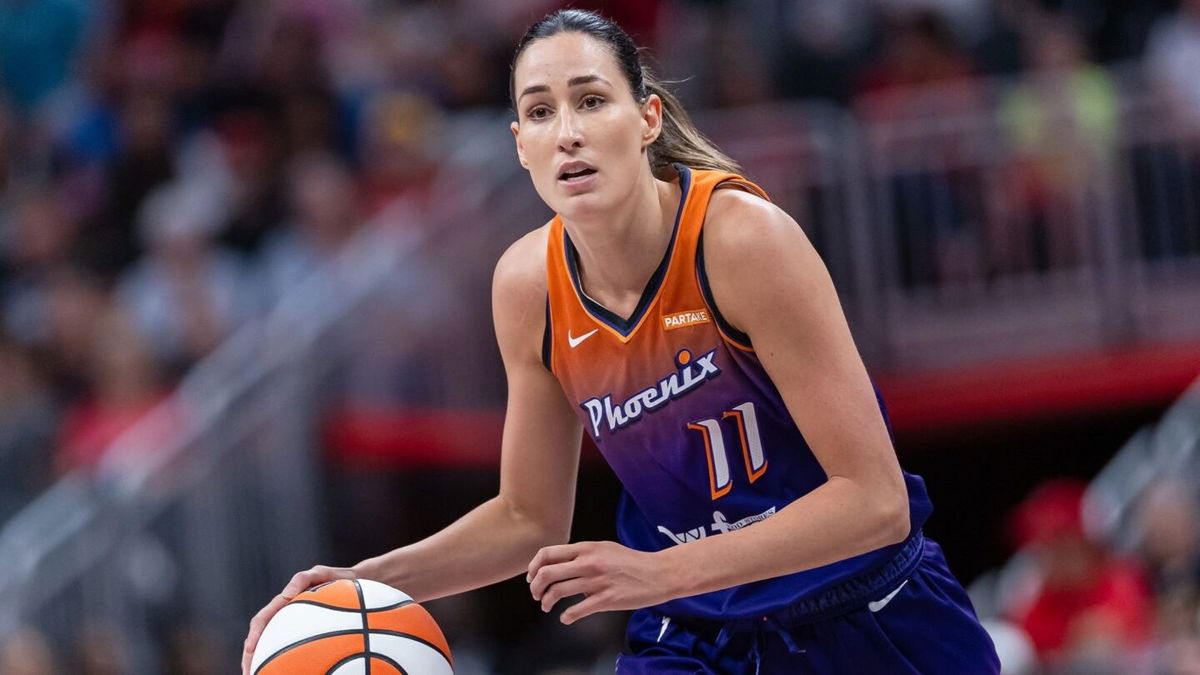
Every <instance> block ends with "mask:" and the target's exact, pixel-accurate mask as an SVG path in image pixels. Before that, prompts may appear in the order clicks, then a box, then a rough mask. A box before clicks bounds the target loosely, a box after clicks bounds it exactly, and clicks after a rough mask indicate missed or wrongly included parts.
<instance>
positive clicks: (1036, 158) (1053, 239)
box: [990, 17, 1117, 271]
mask: <svg viewBox="0 0 1200 675" xmlns="http://www.w3.org/2000/svg"><path fill="white" fill-rule="evenodd" d="M1022 49H1023V51H1024V54H1025V58H1026V62H1027V65H1028V67H1029V71H1030V73H1029V77H1028V78H1026V80H1024V81H1023V82H1022V84H1019V85H1018V86H1017V87H1016V88H1014V89H1013V90H1012V91H1011V92H1009V94H1008V95H1007V96H1006V97H1005V99H1004V101H1003V103H1002V106H1001V109H1000V115H1001V121H1002V123H1003V125H1004V126H1005V127H1006V128H1007V131H1008V135H1009V142H1010V143H1011V146H1012V152H1013V159H1012V165H1011V167H1010V169H1009V171H1008V183H1009V191H1008V192H1009V194H1010V195H1011V197H1012V198H1011V200H1010V203H1009V204H1008V206H1009V207H1010V208H1011V211H1012V212H1011V213H1010V214H1009V217H1007V218H1002V219H1000V220H998V221H997V223H996V224H997V227H995V228H994V229H993V231H992V232H991V233H990V235H991V239H990V244H991V248H992V250H993V251H994V254H995V261H996V264H997V266H998V267H999V268H1000V270H1001V271H1023V270H1030V269H1047V268H1055V269H1062V268H1068V267H1072V266H1075V265H1080V264H1082V263H1084V262H1086V260H1087V252H1088V251H1089V248H1090V241H1089V240H1088V239H1087V238H1086V233H1087V228H1085V226H1084V223H1086V222H1088V221H1089V219H1090V217H1091V216H1090V214H1088V213H1087V212H1085V211H1084V208H1085V204H1086V202H1087V201H1088V200H1089V199H1090V198H1091V197H1092V194H1091V192H1092V191H1093V190H1094V187H1093V186H1094V185H1095V182H1096V178H1097V175H1098V172H1100V171H1102V170H1104V169H1105V168H1106V167H1108V166H1110V165H1111V161H1112V154H1113V151H1114V143H1115V140H1116V131H1117V92H1116V89H1115V87H1114V85H1113V83H1112V81H1111V80H1110V79H1109V76H1108V74H1107V73H1106V72H1105V71H1103V70H1102V69H1100V68H1099V67H1098V66H1095V65H1093V64H1091V63H1089V62H1088V60H1087V56H1086V53H1085V48H1084V43H1083V38H1082V36H1081V35H1080V34H1079V32H1078V30H1077V29H1076V28H1075V27H1074V26H1073V25H1072V24H1071V23H1070V22H1068V21H1067V20H1066V19H1065V18H1061V17H1058V18H1055V17H1051V18H1047V19H1046V20H1044V21H1042V22H1041V23H1040V25H1038V26H1037V27H1035V28H1034V29H1033V30H1031V31H1030V32H1029V33H1027V34H1026V35H1025V37H1024V40H1023V45H1022Z"/></svg>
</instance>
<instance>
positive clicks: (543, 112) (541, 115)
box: [525, 105, 550, 120]
mask: <svg viewBox="0 0 1200 675" xmlns="http://www.w3.org/2000/svg"><path fill="white" fill-rule="evenodd" d="M525 116H526V117H528V118H529V119H531V120H544V119H546V118H547V117H549V116H550V109H549V108H547V107H546V106H544V105H539V106H534V107H533V108H530V109H529V111H528V112H526V113H525Z"/></svg>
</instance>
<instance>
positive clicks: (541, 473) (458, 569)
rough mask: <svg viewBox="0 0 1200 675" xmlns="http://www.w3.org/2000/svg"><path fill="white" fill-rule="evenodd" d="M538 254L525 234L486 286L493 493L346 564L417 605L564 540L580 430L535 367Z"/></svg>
mask: <svg viewBox="0 0 1200 675" xmlns="http://www.w3.org/2000/svg"><path fill="white" fill-rule="evenodd" d="M539 235H540V236H539ZM544 252H545V236H544V234H543V233H541V232H540V231H539V232H535V233H533V234H531V235H528V236H526V237H525V238H523V239H522V240H521V241H519V242H517V244H514V245H513V247H512V248H511V249H509V251H508V253H506V254H505V255H504V257H503V258H502V259H501V261H500V263H499V264H498V265H497V267H496V275H495V278H494V280H493V285H492V289H493V292H492V302H493V314H494V317H495V323H496V336H497V340H498V341H499V344H500V352H501V355H502V356H503V358H504V367H505V373H506V375H507V379H508V407H507V410H506V413H505V422H504V436H503V439H502V451H501V460H500V493H499V494H498V495H497V496H496V497H494V498H493V499H491V500H489V501H487V502H485V503H484V504H482V505H480V506H479V507H477V508H476V509H474V510H473V511H471V512H470V513H468V514H467V515H465V516H463V517H462V518H460V519H459V520H458V521H456V522H455V523H453V524H451V525H450V526H449V527H447V528H446V529H444V530H442V531H441V532H438V533H437V534H434V535H432V536H430V537H429V538H427V539H424V540H422V541H419V542H417V543H415V544H412V545H409V546H405V547H403V548H399V549H396V550H394V551H392V552H390V553H386V554H384V555H382V556H379V557H377V558H371V559H369V560H364V561H363V562H361V563H359V564H358V565H355V567H354V568H353V569H354V570H355V572H356V573H357V574H358V575H359V576H362V577H365V578H371V579H377V580H379V581H383V582H385V583H388V584H390V585H392V586H395V587H397V588H401V589H404V591H405V592H406V593H408V594H409V595H411V596H412V597H413V598H414V599H416V600H418V601H421V600H426V599H431V598H437V597H441V596H444V595H450V594H453V593H459V592H462V591H466V590H470V589H473V588H477V587H479V586H483V585H486V584H490V583H494V582H497V581H500V580H502V579H506V578H508V577H511V576H513V575H516V574H519V573H520V572H523V571H524V570H525V568H526V565H527V564H528V562H529V559H530V558H531V557H533V555H534V553H536V552H537V550H538V549H539V548H541V547H543V546H547V545H549V544H553V543H561V542H565V541H566V540H567V537H568V535H569V533H570V529H571V517H572V512H573V509H574V503H575V477H576V474H577V471H578V466H579V448H580V438H581V434H582V429H581V427H580V426H579V423H578V420H577V419H576V417H575V414H574V412H573V411H572V409H571V407H570V404H569V403H568V402H567V399H566V396H565V395H564V394H563V391H562V387H561V386H560V385H559V383H558V380H557V379H556V378H555V377H554V376H553V375H552V374H551V373H549V372H548V371H547V370H546V368H545V367H544V366H543V365H542V362H541V344H542V334H543V330H544V327H545V312H546V285H545V272H544V267H543V266H542V265H541V264H540V261H541V259H542V258H543V257H544V255H545V253H544Z"/></svg>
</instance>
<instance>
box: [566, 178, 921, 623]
mask: <svg viewBox="0 0 1200 675" xmlns="http://www.w3.org/2000/svg"><path fill="white" fill-rule="evenodd" d="M678 170H679V186H680V189H681V191H682V196H681V199H680V205H679V210H678V213H677V214H676V217H675V224H674V229H673V232H672V235H671V240H670V244H669V245H668V247H667V251H666V253H665V255H664V256H663V259H662V261H661V262H660V264H659V266H658V268H657V269H656V270H655V272H654V274H653V276H652V277H651V279H650V281H649V283H648V284H647V286H646V288H645V290H644V291H643V293H642V296H641V298H640V300H639V302H638V304H637V307H636V308H635V309H634V311H633V314H632V315H631V316H629V317H628V318H624V317H620V316H617V315H616V314H614V313H613V312H611V311H609V310H608V309H606V308H604V307H603V306H601V305H600V304H598V303H597V302H595V301H594V300H592V299H591V298H589V297H588V296H587V294H586V293H585V292H584V290H583V288H582V285H581V283H580V277H579V269H578V262H577V255H576V253H575V249H574V246H573V245H572V243H571V238H570V236H569V235H568V233H567V231H566V228H564V227H563V223H562V220H561V219H560V218H558V217H555V218H554V220H552V221H551V223H550V232H549V243H548V246H547V257H546V270H547V282H548V294H549V304H548V310H547V326H546V338H545V342H544V344H543V358H544V360H545V362H546V365H547V367H548V368H550V370H551V371H552V372H553V373H554V375H555V376H556V377H557V378H558V379H559V381H560V382H561V383H562V387H563V390H564V391H565V392H566V395H567V396H568V398H569V399H570V400H571V401H572V403H574V405H575V408H576V413H577V414H578V415H579V417H580V419H581V421H582V422H583V426H584V428H585V430H586V432H587V433H588V434H590V435H591V437H592V439H593V440H594V441H595V443H596V446H597V447H598V448H599V449H600V452H601V453H602V454H603V455H604V457H605V459H606V460H607V461H608V463H609V465H610V466H611V467H612V469H613V471H614V472H615V473H616V474H617V477H618V478H619V479H620V480H621V483H622V484H623V486H624V494H623V495H622V498H621V504H620V507H619V511H618V515H617V519H618V522H617V529H618V535H619V537H620V539H621V542H622V543H623V544H625V545H626V546H629V547H631V548H635V549H638V550H643V551H657V550H661V549H663V548H665V547H667V546H671V545H674V544H682V543H686V542H689V541H693V540H697V539H702V538H704V537H707V536H713V535H716V534H721V533H724V532H729V531H733V530H737V529H740V528H743V527H749V526H751V525H753V524H755V523H757V522H759V521H762V520H765V519H767V518H770V517H771V516H772V515H774V514H775V513H776V512H778V511H779V510H780V509H782V508H784V507H786V506H787V505H788V504H790V503H791V502H793V501H795V500H796V499H798V498H799V497H802V496H803V495H805V494H807V493H808V492H810V491H812V490H813V489H815V488H817V487H818V486H820V485H821V484H823V483H824V482H825V481H826V480H827V478H826V475H825V472H824V470H823V469H822V468H821V465H820V464H819V463H818V462H817V459H816V457H815V456H814V455H813V453H812V451H811V450H810V449H809V447H808V444H807V443H806V442H805V440H804V437H803V436H802V435H801V433H800V430H799V429H798V428H797V427H796V424H795V422H794V421H793V419H792V417H791V415H790V414H789V413H788V410H787V408H786V406H785V405H784V403H783V399H782V397H781V396H780V394H779V391H778V390H777V389H776V387H775V385H774V383H773V382H772V381H771V378H770V377H769V376H768V375H767V373H766V371H765V369H764V368H763V366H762V364H761V363H760V362H759V360H758V357H757V356H756V354H755V352H754V347H753V345H752V344H751V341H750V338H749V336H747V335H745V334H743V333H740V332H739V331H737V330H736V329H735V328H734V327H733V326H731V325H729V324H728V323H727V322H726V321H725V320H724V319H723V318H722V317H721V314H720V312H719V311H718V309H717V307H716V304H715V303H714V302H713V299H712V293H711V291H710V290H709V287H708V283H707V280H706V278H705V273H704V252H703V247H702V242H701V228H702V226H703V224H704V217H705V212H706V211H707V209H708V203H709V197H710V196H711V195H712V193H713V190H715V189H717V188H718V186H722V185H724V186H733V187H738V188H740V189H744V190H747V191H749V192H751V193H754V194H757V195H759V196H761V197H763V198H764V199H765V198H766V195H765V193H763V191H762V190H761V189H760V188H758V187H757V186H756V185H754V184H753V183H750V182H749V181H747V180H745V179H743V178H741V177H740V176H735V175H732V174H726V173H721V172H716V171H701V170H689V169H688V168H686V167H683V166H679V167H678ZM746 273H747V274H764V273H769V271H768V270H747V271H746ZM905 480H906V483H907V486H908V493H909V503H910V513H911V518H912V531H913V533H914V535H916V533H918V532H919V530H920V527H921V525H922V524H923V523H924V521H925V519H926V518H927V517H928V515H929V512H930V510H931V507H930V505H929V501H928V498H927V496H926V493H925V487H924V484H923V482H922V481H921V479H920V478H918V477H916V476H911V475H908V474H905ZM899 546H901V544H897V545H896V546H894V547H886V548H883V549H879V550H877V551H873V552H871V553H867V554H864V555H860V556H856V557H854V558H850V559H847V560H843V561H840V562H836V563H833V564H830V565H826V566H823V567H819V568H816V569H812V570H807V571H804V572H799V573H796V574H791V575H787V576H783V577H777V578H774V579H768V580H765V581H760V582H756V583H751V584H745V585H743V586H737V587H734V588H730V589H726V590H721V591H716V592H713V593H706V594H703V595H698V596H694V597H689V598H682V599H678V600H673V601H671V602H669V603H666V604H665V605H663V606H662V607H661V609H662V611H664V612H665V613H667V614H671V615H683V616H693V617H701V618H712V619H728V618H745V617H755V616H762V615H764V614H766V613H769V612H771V611H774V610H777V609H781V608H784V607H787V606H790V605H792V604H794V603H796V602H797V601H799V600H802V599H805V598H811V597H814V596H816V595H819V594H820V593H821V592H822V591H823V590H825V589H828V588H831V587H833V586H834V585H837V584H840V583H842V582H847V581H851V580H853V579H855V578H857V577H858V576H860V575H862V574H865V573H869V572H870V571H872V570H873V569H875V568H876V567H878V566H880V565H882V564H886V562H887V561H889V560H891V559H892V558H893V557H894V556H895V553H896V550H898V547H899ZM851 582H852V581H851Z"/></svg>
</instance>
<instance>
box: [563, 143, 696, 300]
mask: <svg viewBox="0 0 1200 675" xmlns="http://www.w3.org/2000/svg"><path fill="white" fill-rule="evenodd" d="M680 197H681V195H680V187H679V185H678V184H676V183H668V182H666V181H662V180H659V179H657V178H655V177H654V176H653V174H651V173H650V168H649V166H646V167H645V173H644V175H643V176H642V177H641V178H640V179H639V180H638V181H637V186H636V187H635V189H634V191H633V192H632V193H631V194H630V195H629V198H628V199H626V200H623V201H622V202H621V204H620V205H619V206H618V207H617V208H616V209H614V210H612V211H607V212H604V213H598V214H595V215H594V216H592V215H589V216H587V217H585V218H572V219H570V220H568V219H566V218H563V225H564V227H566V228H567V232H568V234H570V236H571V242H572V243H573V244H574V245H575V250H576V251H577V252H578V253H579V275H580V283H581V284H582V285H583V289H584V291H585V292H587V294H588V295H589V296H591V298H592V299H593V300H595V301H596V302H598V303H600V304H601V305H603V306H605V307H607V308H608V309H610V310H612V311H613V312H615V313H617V314H618V315H620V316H624V317H628V316H629V315H631V314H632V313H633V310H634V308H635V307H636V306H637V302H638V300H639V299H640V297H641V294H642V290H643V289H645V287H646V283H647V282H648V281H649V280H650V277H651V275H653V274H654V270H655V269H657V268H658V264H659V263H660V262H661V261H662V257H663V254H664V253H665V252H666V250H667V246H668V245H669V244H670V241H671V230H672V229H673V227H674V224H675V213H676V211H677V210H678V208H679V200H680Z"/></svg>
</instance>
